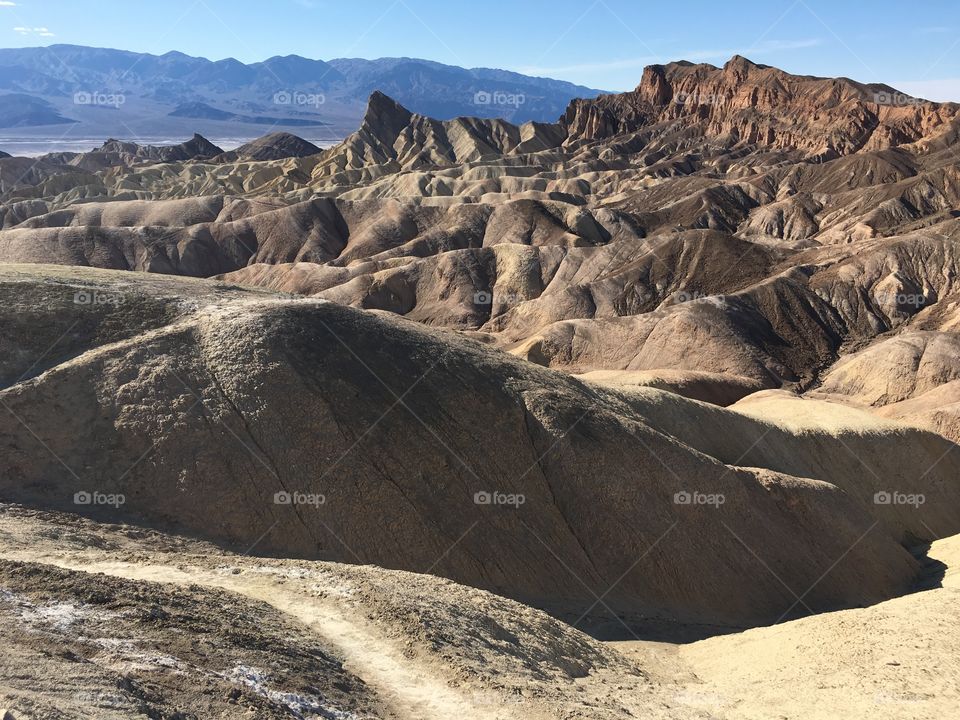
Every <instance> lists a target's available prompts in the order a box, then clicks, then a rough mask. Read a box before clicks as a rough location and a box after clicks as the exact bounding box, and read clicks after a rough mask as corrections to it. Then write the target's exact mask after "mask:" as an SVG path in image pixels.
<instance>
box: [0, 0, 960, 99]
mask: <svg viewBox="0 0 960 720" xmlns="http://www.w3.org/2000/svg"><path fill="white" fill-rule="evenodd" d="M4 22H5V26H4ZM53 43H73V44H78V45H93V46H98V47H114V48H121V49H125V50H135V51H141V52H152V53H156V54H162V53H164V52H167V51H169V50H180V51H182V52H185V53H187V54H190V55H200V56H203V57H207V58H210V59H213V60H218V59H222V58H225V57H234V58H237V59H238V60H241V61H243V62H252V61H257V60H263V59H265V58H267V57H270V56H272V55H286V54H290V53H296V54H298V55H303V56H305V57H311V58H320V59H330V58H334V57H366V58H375V57H384V56H411V57H424V58H428V59H431V60H437V61H439V62H445V63H450V64H454V65H464V66H469V67H475V66H483V67H500V68H506V69H510V70H517V71H520V72H526V73H530V74H536V75H544V76H549V77H556V78H560V79H563V80H570V81H572V82H576V83H580V84H584V85H589V86H592V87H597V88H602V89H609V90H626V89H630V88H632V87H634V86H635V85H636V84H637V82H638V81H639V79H640V75H641V72H642V69H643V66H644V65H647V64H650V63H655V62H668V61H670V60H677V59H687V60H693V61H698V62H709V63H713V64H716V65H720V64H723V62H724V61H725V60H726V59H728V58H729V57H730V56H731V55H733V54H734V53H739V54H742V55H745V56H747V57H749V58H751V59H752V60H755V61H756V62H763V63H767V64H771V65H776V66H778V67H782V68H783V69H785V70H788V71H791V72H795V73H801V74H811V75H828V76H835V75H844V76H847V77H852V78H854V79H857V80H861V81H864V82H888V83H890V84H892V85H895V86H897V87H898V88H899V89H901V90H904V91H907V92H912V93H914V94H919V95H922V96H924V97H927V98H930V99H934V100H946V99H951V100H957V101H960V12H958V5H957V3H956V0H953V1H952V2H946V1H944V2H939V1H930V2H924V1H923V0H913V1H912V2H887V1H885V0H881V1H880V2H871V3H855V2H845V1H844V0H831V1H824V0H765V1H764V2H754V1H752V0H747V1H741V2H736V3H719V2H699V1H697V2H689V1H688V2H683V1H681V0H673V1H667V2H647V1H645V0H632V1H630V0H575V1H574V0H484V1H480V0H444V1H440V0H351V1H349V2H344V1H343V0H262V1H261V0H163V1H162V2H161V1H159V0H0V46H3V47H26V46H36V45H50V44H53Z"/></svg>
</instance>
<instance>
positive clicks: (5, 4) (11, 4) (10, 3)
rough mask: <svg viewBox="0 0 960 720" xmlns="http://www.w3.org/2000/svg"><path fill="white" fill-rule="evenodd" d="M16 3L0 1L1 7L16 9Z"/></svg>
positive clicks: (5, 0)
mask: <svg viewBox="0 0 960 720" xmlns="http://www.w3.org/2000/svg"><path fill="white" fill-rule="evenodd" d="M16 6H17V4H16V3H15V2H10V1H9V0H0V7H16Z"/></svg>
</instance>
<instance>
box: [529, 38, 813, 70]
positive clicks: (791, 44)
mask: <svg viewBox="0 0 960 720" xmlns="http://www.w3.org/2000/svg"><path fill="white" fill-rule="evenodd" d="M822 42H823V41H822V40H820V39H818V38H811V39H808V40H768V41H765V42H762V43H760V44H758V45H754V46H752V47H746V48H728V49H726V50H681V51H677V52H673V51H670V53H669V57H655V56H652V55H647V56H644V57H637V58H627V59H624V60H610V61H608V62H597V63H582V64H578V65H561V66H556V67H542V66H525V67H518V68H515V70H516V71H517V72H519V73H523V74H524V75H552V76H557V75H567V74H572V75H576V74H578V73H594V72H608V71H613V70H630V69H633V68H643V67H646V66H647V65H652V64H655V63H665V62H670V61H673V60H690V61H693V62H705V61H707V60H729V59H730V58H731V57H733V56H734V55H744V56H746V57H748V58H750V57H754V56H762V55H766V54H769V53H772V52H778V51H783V50H800V49H803V48H810V47H816V46H817V45H820V44H821V43H822Z"/></svg>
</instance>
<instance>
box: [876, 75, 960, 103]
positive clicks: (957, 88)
mask: <svg viewBox="0 0 960 720" xmlns="http://www.w3.org/2000/svg"><path fill="white" fill-rule="evenodd" d="M890 84H891V85H893V87H895V88H897V90H902V91H903V92H905V93H907V94H908V95H913V96H914V97H921V98H924V99H926V100H933V101H934V102H960V78H943V79H941V80H902V81H900V82H893V83H890Z"/></svg>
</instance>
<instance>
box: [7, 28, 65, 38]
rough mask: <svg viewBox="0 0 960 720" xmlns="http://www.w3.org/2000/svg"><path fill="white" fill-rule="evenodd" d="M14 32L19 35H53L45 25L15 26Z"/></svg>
mask: <svg viewBox="0 0 960 720" xmlns="http://www.w3.org/2000/svg"><path fill="white" fill-rule="evenodd" d="M13 31H14V32H16V33H20V34H21V35H36V36H37V37H55V36H54V34H53V33H52V32H50V30H49V29H48V28H45V27H15V28H14V29H13Z"/></svg>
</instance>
